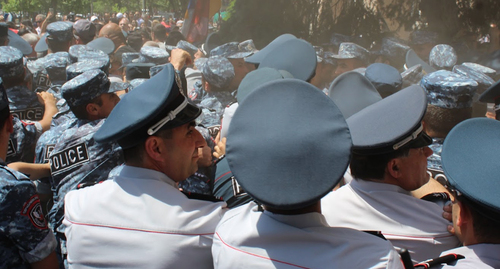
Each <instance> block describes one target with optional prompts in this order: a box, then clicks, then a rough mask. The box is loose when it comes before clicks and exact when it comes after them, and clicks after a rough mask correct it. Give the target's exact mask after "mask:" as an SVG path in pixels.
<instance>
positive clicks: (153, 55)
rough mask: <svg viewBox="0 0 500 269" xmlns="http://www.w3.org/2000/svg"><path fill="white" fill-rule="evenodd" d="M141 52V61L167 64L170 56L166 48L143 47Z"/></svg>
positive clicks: (139, 60)
mask: <svg viewBox="0 0 500 269" xmlns="http://www.w3.org/2000/svg"><path fill="white" fill-rule="evenodd" d="M139 53H140V55H139V59H138V60H137V62H139V63H154V64H166V63H168V58H169V57H170V55H169V54H168V52H167V51H166V50H164V49H160V48H156V47H151V46H145V47H142V48H141V51H140V52H139Z"/></svg>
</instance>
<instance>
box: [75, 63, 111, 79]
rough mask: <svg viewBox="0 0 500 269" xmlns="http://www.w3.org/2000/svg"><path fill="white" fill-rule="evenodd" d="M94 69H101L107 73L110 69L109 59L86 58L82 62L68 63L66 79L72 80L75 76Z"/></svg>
mask: <svg viewBox="0 0 500 269" xmlns="http://www.w3.org/2000/svg"><path fill="white" fill-rule="evenodd" d="M93 69H100V70H102V71H103V72H104V73H106V74H107V73H108V70H109V61H106V59H103V60H100V59H98V58H95V59H85V60H83V61H81V62H76V63H74V64H71V65H68V67H66V79H67V80H71V79H73V78H74V77H76V76H78V75H80V74H82V73H84V72H86V71H89V70H93Z"/></svg>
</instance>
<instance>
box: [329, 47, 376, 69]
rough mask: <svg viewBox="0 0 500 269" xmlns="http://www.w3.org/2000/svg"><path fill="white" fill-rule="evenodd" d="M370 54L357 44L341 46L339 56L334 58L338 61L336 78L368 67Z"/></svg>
mask: <svg viewBox="0 0 500 269" xmlns="http://www.w3.org/2000/svg"><path fill="white" fill-rule="evenodd" d="M369 55H370V52H369V51H368V50H367V49H365V48H363V47H361V46H360V45H358V44H356V43H351V42H343V43H341V44H340V47H339V52H338V54H336V55H334V56H333V58H335V59H336V60H337V68H336V69H335V76H338V75H340V74H342V73H345V72H347V71H352V70H355V69H358V68H363V67H367V66H368V64H369Z"/></svg>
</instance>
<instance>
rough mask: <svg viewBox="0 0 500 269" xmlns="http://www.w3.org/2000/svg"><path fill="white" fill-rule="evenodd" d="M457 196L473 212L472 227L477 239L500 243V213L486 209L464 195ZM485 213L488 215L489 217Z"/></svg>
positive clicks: (482, 241) (481, 241)
mask: <svg viewBox="0 0 500 269" xmlns="http://www.w3.org/2000/svg"><path fill="white" fill-rule="evenodd" d="M456 198H457V200H458V201H459V202H461V203H462V204H463V205H464V206H465V207H467V209H468V210H469V212H470V214H471V217H472V220H473V222H472V223H473V225H472V229H473V231H474V236H475V237H476V239H477V240H478V241H479V242H480V243H491V244H500V229H498V227H500V213H498V212H493V211H492V210H491V209H486V208H485V207H484V206H482V205H480V204H478V203H476V202H473V201H472V200H471V199H468V198H467V197H465V196H463V195H459V196H456ZM485 210H486V211H485ZM482 212H483V213H482ZM486 212H487V213H486ZM485 215H488V217H486V216H485Z"/></svg>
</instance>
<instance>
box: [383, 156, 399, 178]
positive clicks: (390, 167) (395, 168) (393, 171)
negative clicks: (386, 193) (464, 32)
mask: <svg viewBox="0 0 500 269" xmlns="http://www.w3.org/2000/svg"><path fill="white" fill-rule="evenodd" d="M400 167H401V161H400V160H399V159H398V158H395V159H392V160H390V161H389V162H388V163H387V166H386V167H385V169H386V171H387V172H388V173H389V175H391V177H393V178H396V179H398V178H400V177H401V171H400Z"/></svg>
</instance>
